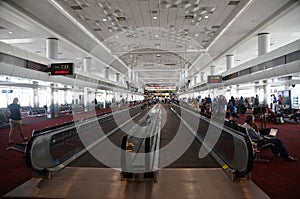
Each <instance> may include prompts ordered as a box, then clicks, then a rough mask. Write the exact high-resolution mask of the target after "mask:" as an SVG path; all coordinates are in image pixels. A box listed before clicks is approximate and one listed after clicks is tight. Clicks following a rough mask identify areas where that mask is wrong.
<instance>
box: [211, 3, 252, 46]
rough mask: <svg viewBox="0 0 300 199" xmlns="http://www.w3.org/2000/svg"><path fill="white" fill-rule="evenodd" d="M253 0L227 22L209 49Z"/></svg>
mask: <svg viewBox="0 0 300 199" xmlns="http://www.w3.org/2000/svg"><path fill="white" fill-rule="evenodd" d="M252 1H253V0H250V1H249V2H248V3H247V4H246V6H244V7H243V8H242V9H241V10H240V12H239V13H238V14H237V15H236V16H235V17H234V18H233V19H232V20H231V21H230V22H229V23H228V24H227V26H226V27H225V28H224V29H223V30H222V31H221V32H220V34H218V36H217V37H216V38H215V39H214V40H213V42H211V44H210V45H209V46H208V47H207V51H208V50H209V49H210V47H211V46H212V45H213V44H214V43H215V42H216V41H217V40H218V39H219V38H220V37H221V36H222V35H223V34H224V33H225V32H226V31H227V29H228V28H229V27H230V26H231V24H232V23H233V22H234V21H235V20H236V19H237V18H238V17H239V16H240V15H241V14H242V13H243V12H244V10H246V8H248V6H249V5H250V3H251V2H252Z"/></svg>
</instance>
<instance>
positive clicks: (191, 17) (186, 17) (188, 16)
mask: <svg viewBox="0 0 300 199" xmlns="http://www.w3.org/2000/svg"><path fill="white" fill-rule="evenodd" d="M184 18H185V19H194V15H185V16H184Z"/></svg>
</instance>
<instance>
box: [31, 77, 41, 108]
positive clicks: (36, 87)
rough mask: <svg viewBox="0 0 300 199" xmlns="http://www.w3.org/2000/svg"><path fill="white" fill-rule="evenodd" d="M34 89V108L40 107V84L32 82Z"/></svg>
mask: <svg viewBox="0 0 300 199" xmlns="http://www.w3.org/2000/svg"><path fill="white" fill-rule="evenodd" d="M32 83H33V85H34V87H33V107H40V105H39V93H38V82H37V81H33V82H32Z"/></svg>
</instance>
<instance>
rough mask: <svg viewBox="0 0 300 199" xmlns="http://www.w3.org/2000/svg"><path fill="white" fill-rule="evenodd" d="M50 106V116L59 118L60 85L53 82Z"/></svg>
mask: <svg viewBox="0 0 300 199" xmlns="http://www.w3.org/2000/svg"><path fill="white" fill-rule="evenodd" d="M50 89H51V95H50V106H49V108H48V113H49V114H48V116H47V117H48V118H59V117H60V110H59V105H58V85H57V84H51V85H50Z"/></svg>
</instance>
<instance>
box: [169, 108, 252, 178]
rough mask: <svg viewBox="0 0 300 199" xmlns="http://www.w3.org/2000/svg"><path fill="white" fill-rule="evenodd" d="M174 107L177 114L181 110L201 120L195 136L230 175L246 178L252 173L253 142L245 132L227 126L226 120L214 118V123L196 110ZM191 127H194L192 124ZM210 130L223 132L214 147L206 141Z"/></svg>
mask: <svg viewBox="0 0 300 199" xmlns="http://www.w3.org/2000/svg"><path fill="white" fill-rule="evenodd" d="M172 107H173V108H175V109H177V112H179V111H178V110H179V108H180V109H181V111H187V112H188V114H189V115H191V116H193V117H196V118H198V119H199V126H200V127H201V128H200V129H192V131H194V132H196V135H195V136H196V137H197V138H198V140H200V142H202V144H203V145H204V146H205V147H207V148H208V150H209V151H211V152H212V153H211V154H212V155H213V157H214V158H215V159H216V160H217V161H218V162H219V164H220V165H221V166H222V168H223V169H224V170H225V171H226V172H227V173H228V174H232V175H234V176H235V177H245V176H246V175H247V174H249V173H250V172H251V170H252V167H253V149H252V144H251V141H250V139H249V137H248V136H247V134H246V133H245V132H242V131H237V130H234V129H232V128H229V127H227V126H225V125H224V121H225V120H224V119H221V118H220V119H219V120H220V121H218V120H217V119H216V118H214V119H215V121H213V120H212V119H209V118H206V117H204V116H202V115H200V114H199V113H197V112H195V110H191V109H187V108H186V107H182V106H178V105H176V104H173V105H172ZM181 119H182V120H184V122H186V124H187V125H189V121H192V120H188V119H186V118H181ZM222 122H223V123H222ZM190 125H191V126H193V125H192V124H190ZM208 128H212V129H215V130H216V131H220V132H221V133H220V136H219V137H218V138H217V139H218V140H217V142H216V143H215V144H213V145H212V144H211V143H209V141H207V140H208V139H205V138H206V134H207V131H208ZM210 133H212V132H210Z"/></svg>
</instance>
